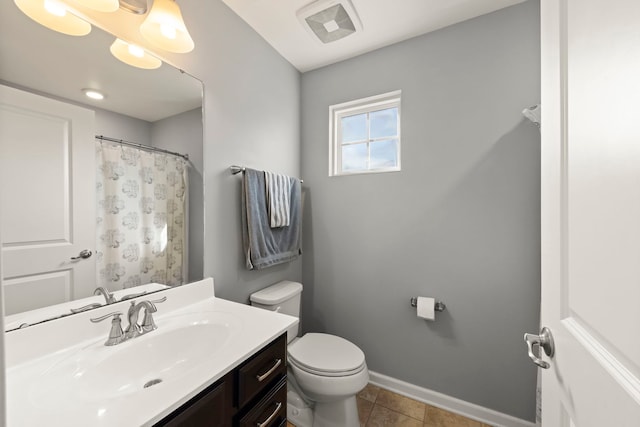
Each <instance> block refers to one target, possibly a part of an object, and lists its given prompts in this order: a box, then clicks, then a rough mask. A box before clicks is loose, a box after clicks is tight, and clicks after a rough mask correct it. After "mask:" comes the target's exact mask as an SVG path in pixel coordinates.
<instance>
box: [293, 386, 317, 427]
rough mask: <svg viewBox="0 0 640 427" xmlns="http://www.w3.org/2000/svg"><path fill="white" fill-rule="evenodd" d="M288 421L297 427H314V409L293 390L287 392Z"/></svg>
mask: <svg viewBox="0 0 640 427" xmlns="http://www.w3.org/2000/svg"><path fill="white" fill-rule="evenodd" d="M287 420H288V421H289V422H291V423H292V424H293V425H295V426H296V427H312V426H313V409H312V408H311V406H309V404H307V402H305V401H304V400H303V399H302V398H301V397H300V395H299V394H298V393H296V392H295V391H294V390H291V389H290V390H289V391H288V392H287Z"/></svg>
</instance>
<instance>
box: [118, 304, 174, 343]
mask: <svg viewBox="0 0 640 427" xmlns="http://www.w3.org/2000/svg"><path fill="white" fill-rule="evenodd" d="M166 300H167V297H163V298H161V299H159V300H156V301H148V300H145V301H140V302H139V303H137V304H136V302H135V301H131V305H130V306H129V311H128V312H127V319H128V320H129V326H127V329H126V330H125V331H124V335H125V338H126V339H131V338H135V337H137V336H140V335H144V334H146V333H148V332H151V331H153V330H156V329H158V327H157V326H156V322H155V321H154V320H153V313H155V312H156V311H158V309H157V308H156V306H155V304H154V303H160V302H165V301H166ZM143 308H144V318H143V320H142V325H140V324H139V323H138V317H139V316H140V310H141V309H143Z"/></svg>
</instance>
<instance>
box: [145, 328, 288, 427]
mask: <svg viewBox="0 0 640 427" xmlns="http://www.w3.org/2000/svg"><path fill="white" fill-rule="evenodd" d="M286 355H287V334H286V333H284V334H283V335H281V336H280V337H279V338H276V339H275V340H274V341H272V342H271V343H270V344H268V345H266V346H265V347H264V348H262V349H261V350H259V351H258V352H257V353H256V354H254V355H253V356H251V357H249V358H248V359H247V360H245V361H244V362H243V363H241V364H240V366H238V367H237V368H235V369H234V370H233V371H231V372H229V373H228V374H226V375H225V376H224V377H223V378H222V379H220V380H218V381H216V382H215V383H214V384H212V385H210V386H209V387H207V388H206V389H205V390H203V391H202V392H200V393H198V395H197V396H195V397H194V398H192V399H190V400H189V401H188V402H187V403H185V404H184V405H182V406H181V407H180V408H178V409H177V410H175V411H174V412H172V413H171V414H170V415H168V416H167V417H166V418H164V419H163V420H162V421H160V422H158V423H157V424H155V426H157V427H231V426H233V427H236V426H238V427H248V426H254V427H255V426H262V427H278V426H281V425H285V424H286V420H287V367H286V361H287V359H286Z"/></svg>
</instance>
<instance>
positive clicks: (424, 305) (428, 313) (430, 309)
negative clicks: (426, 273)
mask: <svg viewBox="0 0 640 427" xmlns="http://www.w3.org/2000/svg"><path fill="white" fill-rule="evenodd" d="M435 306H436V300H435V299H433V298H428V297H418V305H417V312H418V317H421V318H423V319H427V320H435V318H436V313H435Z"/></svg>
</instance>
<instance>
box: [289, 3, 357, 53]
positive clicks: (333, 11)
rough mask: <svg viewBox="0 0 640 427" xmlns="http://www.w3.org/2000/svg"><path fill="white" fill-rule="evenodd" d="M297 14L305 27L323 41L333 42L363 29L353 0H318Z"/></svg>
mask: <svg viewBox="0 0 640 427" xmlns="http://www.w3.org/2000/svg"><path fill="white" fill-rule="evenodd" d="M296 15H297V16H298V19H299V20H300V22H301V23H302V25H303V26H304V27H305V29H306V30H307V31H308V32H309V33H311V34H313V35H315V36H316V37H317V38H318V39H319V40H320V41H321V42H322V43H331V42H334V41H336V40H340V39H342V38H345V37H347V36H348V35H351V34H353V33H355V32H356V31H361V30H362V23H361V22H360V18H359V17H358V14H357V13H356V10H355V8H354V7H353V4H352V3H351V0H317V1H315V2H313V3H311V4H309V5H307V6H305V7H303V8H302V9H300V10H299V11H298V12H297V13H296Z"/></svg>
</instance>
